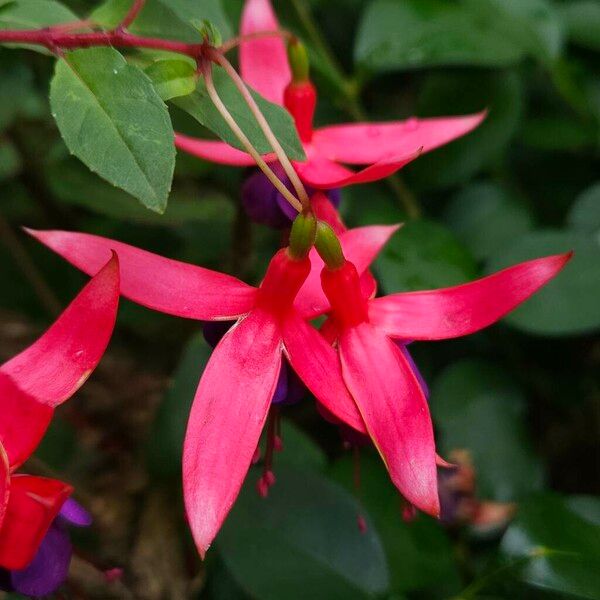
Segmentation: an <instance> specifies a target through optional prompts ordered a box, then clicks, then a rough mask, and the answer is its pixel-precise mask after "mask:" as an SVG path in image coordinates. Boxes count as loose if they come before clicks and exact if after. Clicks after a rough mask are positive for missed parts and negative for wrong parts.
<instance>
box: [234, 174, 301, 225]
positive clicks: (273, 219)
mask: <svg viewBox="0 0 600 600" xmlns="http://www.w3.org/2000/svg"><path fill="white" fill-rule="evenodd" d="M273 171H274V172H275V173H276V174H277V175H278V177H279V178H280V179H282V181H283V182H284V184H286V186H287V187H288V188H289V180H288V179H287V177H285V174H284V173H283V169H281V167H280V166H279V165H273ZM279 197H281V201H280V200H279ZM242 204H243V205H244V209H245V210H246V213H247V214H248V216H249V217H250V219H251V220H252V221H254V222H256V223H261V224H262V225H268V226H269V227H274V228H276V229H281V228H283V227H288V226H289V225H290V215H288V214H287V213H286V212H284V210H285V205H288V206H289V204H288V203H287V202H286V201H285V200H284V199H283V196H281V194H280V193H279V192H278V191H277V189H276V188H275V187H274V186H273V184H272V183H271V182H270V181H269V180H268V179H267V177H266V176H265V175H264V174H263V173H262V171H256V172H255V173H253V174H252V175H250V177H248V179H246V181H245V182H244V185H243V186H242ZM282 208H283V209H284V210H282ZM289 208H290V209H291V210H292V214H291V218H293V217H294V216H295V211H294V210H293V209H292V207H291V206H289Z"/></svg>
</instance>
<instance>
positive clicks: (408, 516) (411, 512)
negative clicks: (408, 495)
mask: <svg viewBox="0 0 600 600" xmlns="http://www.w3.org/2000/svg"><path fill="white" fill-rule="evenodd" d="M416 518H417V509H416V508H415V506H414V505H413V504H411V503H410V502H406V501H404V503H403V506H402V520H403V521H404V522H405V523H412V522H413V521H414V520H415V519H416Z"/></svg>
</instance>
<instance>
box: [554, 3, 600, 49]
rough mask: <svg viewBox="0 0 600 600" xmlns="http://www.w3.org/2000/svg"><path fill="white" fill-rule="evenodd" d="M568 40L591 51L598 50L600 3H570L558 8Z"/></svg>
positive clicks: (599, 41)
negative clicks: (564, 24)
mask: <svg viewBox="0 0 600 600" xmlns="http://www.w3.org/2000/svg"><path fill="white" fill-rule="evenodd" d="M559 10H560V15H561V17H562V18H563V19H564V21H565V23H566V27H567V30H568V34H569V39H570V40H571V41H573V42H575V43H576V44H579V45H580V46H584V47H586V48H590V49H591V50H600V3H599V2H598V0H579V1H577V0H576V1H574V2H573V1H571V2H568V3H565V4H563V5H562V6H560V9H559Z"/></svg>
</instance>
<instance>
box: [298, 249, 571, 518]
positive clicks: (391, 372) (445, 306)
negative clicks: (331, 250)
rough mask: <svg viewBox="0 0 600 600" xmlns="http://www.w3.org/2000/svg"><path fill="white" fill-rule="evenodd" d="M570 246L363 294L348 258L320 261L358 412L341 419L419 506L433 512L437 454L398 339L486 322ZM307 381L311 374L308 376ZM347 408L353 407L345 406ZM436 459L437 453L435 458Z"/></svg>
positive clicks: (466, 329) (545, 274) (462, 331)
mask: <svg viewBox="0 0 600 600" xmlns="http://www.w3.org/2000/svg"><path fill="white" fill-rule="evenodd" d="M570 256H571V254H562V255H556V256H549V257H546V258H539V259H535V260H530V261H527V262H523V263H520V264H517V265H515V266H513V267H509V268H507V269H504V270H502V271H499V272H498V273H494V274H493V275H489V276H488V277H484V278H483V279H479V280H476V281H473V282H471V283H467V284H464V285H459V286H456V287H450V288H445V289H439V290H430V291H422V292H406V293H398V294H391V295H389V296H384V297H381V298H375V299H370V300H369V299H367V298H366V297H365V294H364V292H363V290H361V282H360V278H359V274H358V272H357V270H356V268H355V267H354V265H353V264H352V263H351V262H350V261H347V260H344V259H343V257H342V258H341V260H340V261H339V266H338V265H336V266H337V268H329V267H325V268H324V269H323V271H322V274H321V279H322V285H323V290H324V291H325V294H326V295H327V297H328V299H329V301H330V303H331V308H332V310H331V319H330V321H329V322H327V323H326V326H325V327H324V335H325V336H326V337H327V338H328V339H329V340H330V341H336V342H337V348H338V352H339V356H340V361H341V367H342V373H343V379H344V382H345V384H346V386H347V387H348V390H349V391H350V394H351V396H352V398H353V399H354V402H355V406H356V412H355V415H354V418H353V419H352V420H346V423H348V424H350V425H351V426H352V427H354V429H356V430H358V431H361V423H364V429H363V432H366V433H368V435H369V436H370V437H371V439H372V440H373V443H374V444H375V446H376V447H377V449H378V451H379V453H380V454H381V456H382V458H383V460H384V462H385V464H386V466H387V469H388V471H389V473H390V476H391V478H392V481H393V482H394V484H395V485H396V487H397V488H398V489H399V490H400V492H401V493H402V494H403V495H404V497H405V498H406V499H407V500H408V501H409V502H410V503H412V504H413V505H414V506H416V507H417V508H419V509H420V510H422V511H424V512H427V513H429V514H431V515H434V516H438V515H439V511H440V507H439V498H438V490H437V472H436V454H435V442H434V438H433V427H432V423H431V417H430V415H429V408H428V405H427V399H426V396H425V394H426V392H425V390H424V389H423V386H422V383H421V382H420V381H419V378H418V374H417V372H415V369H414V368H413V365H412V364H411V361H410V359H409V357H408V356H407V354H406V353H405V352H404V351H403V350H402V349H401V348H400V347H399V346H398V344H397V343H396V341H397V340H401V341H404V340H443V339H448V338H454V337H459V336H463V335H468V334H470V333H474V332H476V331H479V330H480V329H483V328H484V327H487V326H489V325H491V324H493V323H495V322H496V321H498V320H499V319H500V318H501V317H503V316H504V315H505V314H506V313H508V312H509V311H511V310H513V309H514V308H515V307H516V306H518V305H519V304H521V303H522V302H524V301H525V300H526V299H527V298H529V296H531V295H532V294H533V293H535V292H536V291H537V290H538V289H539V288H540V287H542V286H543V285H544V284H546V283H547V282H548V281H549V280H550V279H552V278H553V277H554V276H555V275H556V274H557V273H558V272H559V271H560V270H561V269H562V268H563V266H564V265H565V264H566V262H567V261H568V260H569V258H570ZM306 383H307V385H308V386H309V387H310V381H307V382H306ZM345 412H346V415H349V414H350V412H351V407H346V410H345ZM438 462H439V461H438Z"/></svg>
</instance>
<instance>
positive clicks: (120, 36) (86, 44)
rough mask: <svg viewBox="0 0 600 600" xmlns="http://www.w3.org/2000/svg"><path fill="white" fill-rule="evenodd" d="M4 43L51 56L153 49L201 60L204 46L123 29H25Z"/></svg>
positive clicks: (5, 35) (0, 34)
mask: <svg viewBox="0 0 600 600" xmlns="http://www.w3.org/2000/svg"><path fill="white" fill-rule="evenodd" d="M0 43H20V44H35V45H38V46H44V47H46V48H48V50H50V51H51V52H55V51H56V50H57V49H60V50H72V49H75V48H90V47H93V46H117V47H120V48H149V49H152V50H166V51H167V52H177V53H178V54H186V55H187V56H191V57H192V58H195V59H197V58H198V57H199V56H201V55H202V53H203V50H204V48H205V44H204V43H199V44H186V43H184V42H177V41H174V40H163V39H160V38H150V37H142V36H138V35H134V34H132V33H129V32H127V31H124V30H122V29H117V30H115V31H98V32H93V33H64V32H61V31H53V30H52V29H48V28H46V29H22V30H5V31H0Z"/></svg>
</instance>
